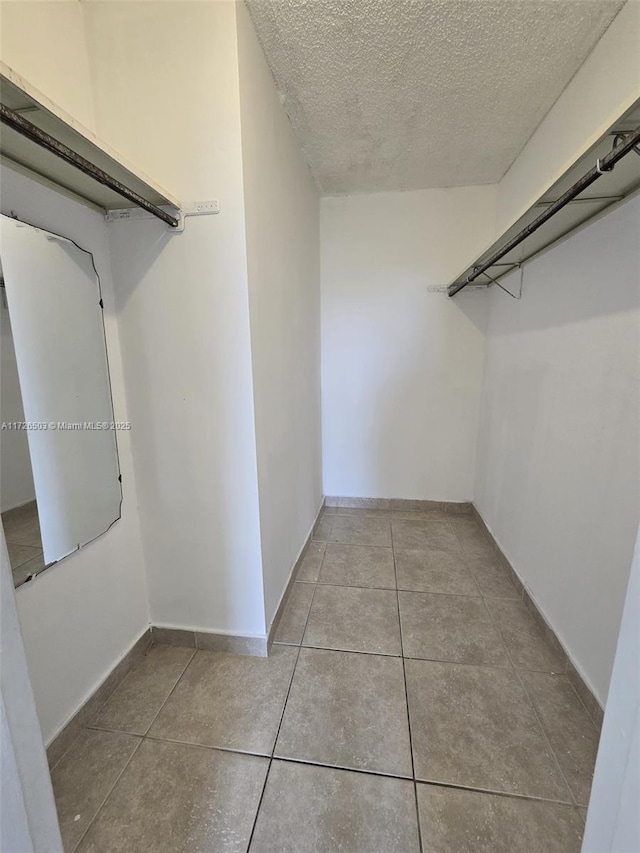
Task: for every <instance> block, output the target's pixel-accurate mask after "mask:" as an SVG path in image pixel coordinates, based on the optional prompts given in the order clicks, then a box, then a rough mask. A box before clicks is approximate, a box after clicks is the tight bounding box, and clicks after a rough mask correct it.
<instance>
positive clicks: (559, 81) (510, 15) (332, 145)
mask: <svg viewBox="0 0 640 853" xmlns="http://www.w3.org/2000/svg"><path fill="white" fill-rule="evenodd" d="M247 5H248V7H249V11H250V13H251V16H252V18H253V21H254V24H255V27H256V30H257V32H258V37H259V38H260V41H261V43H262V47H263V49H264V52H265V54H266V57H267V60H268V62H269V64H270V66H271V69H272V71H273V75H274V77H275V80H276V84H277V86H278V89H279V90H280V93H281V97H282V100H283V102H284V104H285V108H286V110H287V112H288V114H289V117H290V119H291V123H292V125H293V128H294V130H295V132H296V135H297V137H298V140H299V141H300V144H301V146H302V148H303V150H304V152H305V154H306V156H307V158H308V160H309V164H310V166H311V170H312V172H313V174H314V177H315V179H316V182H317V184H318V187H319V188H320V190H321V191H322V192H323V193H325V194H335V193H357V192H373V191H378V190H407V189H422V188H426V187H449V186H459V185H465V184H481V183H492V182H494V181H498V180H500V178H501V177H502V176H503V174H504V173H505V171H506V170H507V169H508V168H509V166H510V165H511V163H512V162H513V160H514V159H515V157H516V156H517V155H518V154H519V152H520V151H521V150H522V148H523V146H524V145H525V143H526V142H527V140H528V139H529V137H530V136H531V134H532V133H533V131H534V130H535V128H536V127H537V125H538V124H539V122H540V121H541V119H542V118H543V117H544V115H545V113H546V112H547V111H548V110H549V108H550V107H551V106H552V105H553V103H554V101H555V100H556V98H557V97H558V96H559V95H560V93H561V92H562V90H563V89H564V88H565V86H566V85H567V83H568V82H569V81H570V79H571V77H572V76H573V74H574V73H575V72H576V71H577V70H578V68H579V67H580V65H581V64H582V63H583V62H584V60H585V59H586V57H587V56H588V54H589V53H590V51H591V50H592V49H593V47H594V46H595V44H596V42H597V41H598V39H599V38H600V37H601V36H602V34H603V33H604V31H605V30H606V28H607V26H608V25H609V24H610V23H611V21H612V20H613V18H614V17H615V15H616V13H617V12H618V11H619V10H620V8H621V7H622V6H623V5H624V0H247ZM585 108H588V105H587V104H585Z"/></svg>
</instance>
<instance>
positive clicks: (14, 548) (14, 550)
mask: <svg viewBox="0 0 640 853" xmlns="http://www.w3.org/2000/svg"><path fill="white" fill-rule="evenodd" d="M7 551H8V552H9V563H10V564H11V568H12V569H17V568H19V567H20V566H22V565H24V563H27V562H28V561H29V560H33V559H35V558H36V557H39V556H40V555H41V554H42V549H41V548H37V547H34V546H33V545H18V544H16V543H15V542H7Z"/></svg>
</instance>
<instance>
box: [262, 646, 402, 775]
mask: <svg viewBox="0 0 640 853" xmlns="http://www.w3.org/2000/svg"><path fill="white" fill-rule="evenodd" d="M275 755H276V756H277V757H280V758H294V759H299V760H301V761H313V762H317V763H319V764H328V765H333V766H336V767H345V768H348V769H355V770H370V771H373V772H379V773H387V774H393V775H396V776H411V769H412V768H411V754H410V748H409V727H408V723H407V712H406V699H405V693H404V676H403V668H402V660H401V659H399V658H392V657H381V656H378V655H363V654H357V653H351V652H333V651H323V650H319V649H304V648H303V649H302V650H301V652H300V658H299V660H298V665H297V667H296V671H295V675H294V677H293V683H292V685H291V692H290V693H289V699H288V701H287V707H286V709H285V713H284V717H283V720H282V726H281V728H280V734H279V735H278V741H277V743H276V749H275Z"/></svg>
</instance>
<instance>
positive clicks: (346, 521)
mask: <svg viewBox="0 0 640 853" xmlns="http://www.w3.org/2000/svg"><path fill="white" fill-rule="evenodd" d="M329 541H330V542H337V543H339V544H341V545H382V546H385V547H387V548H390V547H391V522H390V520H389V519H388V518H367V517H365V518H360V517H354V516H351V515H336V516H335V520H334V522H333V529H332V531H331V536H330V539H329Z"/></svg>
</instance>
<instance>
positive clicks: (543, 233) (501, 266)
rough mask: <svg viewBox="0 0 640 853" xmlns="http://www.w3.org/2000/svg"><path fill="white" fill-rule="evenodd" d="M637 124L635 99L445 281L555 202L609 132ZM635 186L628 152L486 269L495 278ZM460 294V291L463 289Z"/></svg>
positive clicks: (603, 150) (639, 180) (639, 108)
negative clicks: (537, 196)
mask: <svg viewBox="0 0 640 853" xmlns="http://www.w3.org/2000/svg"><path fill="white" fill-rule="evenodd" d="M639 125H640V102H638V103H636V104H635V105H634V106H633V107H632V109H630V110H629V111H628V112H627V113H626V114H625V115H624V116H623V117H622V118H621V119H620V120H619V121H617V122H616V123H615V124H614V125H613V126H612V127H611V128H610V129H609V130H608V131H607V133H605V134H604V135H603V136H602V137H601V138H600V139H599V140H598V142H597V143H596V144H595V145H593V146H592V147H591V148H589V150H588V151H586V152H585V154H583V155H582V156H581V157H580V158H579V159H578V160H576V162H575V163H574V164H573V165H572V166H571V168H570V169H568V170H567V171H566V172H565V173H564V175H563V176H562V177H561V178H559V179H558V180H557V181H556V182H555V183H554V184H553V186H552V187H550V189H549V190H547V192H545V193H544V195H543V196H541V197H540V199H538V201H537V202H536V203H535V204H533V205H532V206H531V207H530V208H529V210H527V212H526V213H524V214H523V215H522V216H521V217H520V218H519V219H518V220H517V221H516V222H514V224H513V225H512V226H511V227H510V228H508V229H507V230H506V231H505V232H504V234H502V235H501V236H500V237H499V238H498V239H497V240H495V241H494V242H493V243H492V244H491V245H490V246H489V247H488V248H487V249H486V250H485V251H484V252H483V253H482V254H481V255H479V256H478V257H477V258H476V259H475V260H474V262H473V263H472V264H469V265H468V266H467V267H465V269H464V270H463V271H462V272H461V273H460V275H458V276H456V277H455V279H453V281H451V282H450V283H449V286H450V285H452V284H461V283H462V282H464V281H466V279H467V276H468V275H469V274H470V273H472V272H473V269H474V267H478V266H480V265H481V264H482V263H483V262H484V261H485V260H486V259H487V258H489V257H491V255H493V254H494V252H496V251H497V250H498V249H500V247H501V246H504V244H505V243H507V242H508V241H509V240H510V239H511V238H512V237H514V236H515V235H516V234H517V233H518V232H519V231H521V230H522V229H523V228H524V227H525V226H527V225H529V223H531V222H533V220H534V219H535V218H536V217H537V216H539V215H540V213H542V211H543V210H544V209H545V207H546V206H547V205H549V204H550V203H551V202H554V201H556V199H558V198H559V197H560V196H561V195H562V194H563V193H564V192H566V190H568V189H569V187H571V186H572V185H573V184H574V183H575V182H576V181H577V180H578V179H579V178H581V177H582V176H583V175H584V174H586V172H588V171H589V170H590V169H591V168H592V167H593V166H595V164H596V160H597V159H598V158H602V157H604V156H605V155H606V154H608V153H609V152H610V151H611V149H612V147H613V133H614V131H628V130H635V128H637V127H638V126H639ZM638 190H640V156H638V155H637V154H636V153H635V152H633V151H632V152H630V153H629V154H627V156H626V157H623V159H622V160H620V161H619V162H618V164H617V165H616V167H615V169H614V170H613V171H612V172H608V173H606V174H604V175H603V176H602V177H601V178H600V179H599V180H598V181H596V182H595V183H594V184H592V185H591V186H590V187H588V188H587V189H586V190H585V191H584V192H582V193H581V194H580V195H579V196H578V197H577V198H576V199H574V200H573V201H572V202H569V204H568V205H567V206H566V207H564V208H563V209H562V210H560V211H559V212H558V213H557V214H556V215H555V216H553V217H551V219H549V220H548V221H547V222H546V223H545V224H544V225H542V226H541V227H540V228H539V229H538V230H537V231H535V232H534V233H533V234H532V235H531V236H530V237H527V238H526V240H524V241H523V242H522V243H520V245H519V246H516V248H515V249H513V250H512V251H511V252H509V253H508V254H507V255H505V256H504V257H503V258H500V260H499V261H498V263H497V264H496V265H494V266H492V267H489V269H488V270H487V272H488V273H489V275H490V276H491V278H492V279H494V280H495V281H499V280H500V279H501V278H502V277H503V276H505V275H507V274H508V273H509V272H511V270H512V269H513V266H509V265H510V264H512V265H517V264H523V263H525V262H526V261H528V260H531V259H532V258H533V257H534V256H536V255H538V254H540V252H542V251H544V250H545V249H547V248H550V247H551V246H552V245H555V244H556V243H557V242H558V241H559V240H562V239H564V238H566V237H568V236H569V234H572V233H573V232H574V231H576V230H577V229H578V228H580V227H582V226H583V225H585V224H586V223H587V222H589V221H590V220H591V219H593V218H594V217H596V216H599V215H600V214H602V213H604V211H605V210H607V209H608V208H609V207H611V206H612V205H615V204H619V203H620V202H621V201H622V200H623V199H624V198H627V197H628V196H630V195H631V194H632V193H635V192H637V191H638ZM472 284H473V285H487V286H489V285H491V281H490V280H489V278H488V277H487V276H486V275H481V276H478V278H477V279H474V280H473V282H472ZM462 292H464V291H462Z"/></svg>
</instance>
